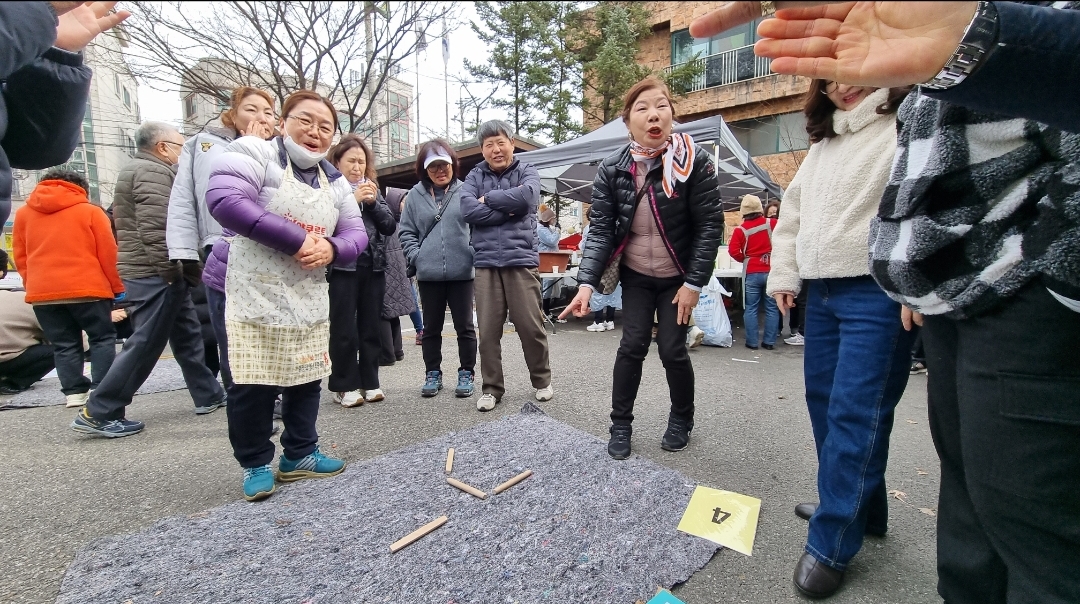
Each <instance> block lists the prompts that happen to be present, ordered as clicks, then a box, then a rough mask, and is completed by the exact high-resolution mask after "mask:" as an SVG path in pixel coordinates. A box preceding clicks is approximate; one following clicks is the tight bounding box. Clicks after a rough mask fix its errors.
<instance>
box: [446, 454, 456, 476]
mask: <svg viewBox="0 0 1080 604" xmlns="http://www.w3.org/2000/svg"><path fill="white" fill-rule="evenodd" d="M453 471H454V449H453V448H451V449H450V450H449V451H447V452H446V473H447V474H449V473H450V472H453Z"/></svg>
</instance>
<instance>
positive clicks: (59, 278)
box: [12, 180, 124, 304]
mask: <svg viewBox="0 0 1080 604" xmlns="http://www.w3.org/2000/svg"><path fill="white" fill-rule="evenodd" d="M12 244H13V245H12V247H13V248H14V252H15V268H16V269H18V271H19V274H20V275H22V279H23V285H24V286H25V288H26V301H27V302H28V303H30V304H33V303H35V302H38V303H40V302H56V301H60V300H83V299H86V298H102V299H106V300H111V299H113V298H114V297H115V296H116V294H119V293H121V292H123V291H124V284H123V282H121V281H120V275H119V274H118V273H117V271H116V239H115V238H114V237H113V233H112V226H111V225H110V224H109V217H108V216H107V215H106V214H105V212H104V211H103V210H102V209H101V208H98V207H95V206H93V205H90V200H88V199H87V197H86V191H83V189H82V187H79V186H78V185H74V184H72V183H69V182H67V181H63V180H44V181H41V182H40V183H38V185H37V187H35V188H34V190H33V192H32V193H30V197H29V198H27V200H26V205H24V206H23V207H21V208H19V211H18V212H16V213H15V229H14V233H13V242H12Z"/></svg>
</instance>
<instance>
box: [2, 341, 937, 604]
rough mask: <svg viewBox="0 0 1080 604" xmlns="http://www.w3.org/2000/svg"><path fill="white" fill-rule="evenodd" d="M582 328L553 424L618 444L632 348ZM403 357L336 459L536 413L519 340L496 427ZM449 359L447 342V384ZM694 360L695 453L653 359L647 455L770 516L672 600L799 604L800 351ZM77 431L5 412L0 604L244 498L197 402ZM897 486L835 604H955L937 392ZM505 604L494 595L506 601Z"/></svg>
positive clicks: (60, 413) (563, 372)
mask: <svg viewBox="0 0 1080 604" xmlns="http://www.w3.org/2000/svg"><path fill="white" fill-rule="evenodd" d="M407 323H408V322H407V321H406V324H407ZM448 325H449V321H448ZM585 325H586V322H585V321H580V322H578V321H574V320H571V321H570V323H567V324H565V325H560V329H559V333H558V334H557V335H554V336H551V338H550V342H551V359H552V369H553V372H554V375H555V380H554V386H555V392H556V396H555V399H554V400H553V401H551V402H549V403H546V404H543V405H542V407H543V408H544V410H545V411H546V412H547V413H548V414H549V415H551V416H553V417H555V418H557V419H559V420H561V421H563V422H566V423H568V424H570V425H572V426H575V427H577V428H579V429H581V430H584V431H586V432H590V433H592V434H595V435H597V436H602V437H605V438H606V434H607V426H608V424H607V413H608V411H609V404H610V381H611V366H612V362H613V360H614V355H615V349H616V347H617V345H618V338H619V335H620V334H621V331H620V330H618V329H617V330H616V331H614V332H606V333H600V334H595V333H589V332H586V331H585ZM406 339H407V348H406V355H407V357H406V359H405V361H403V362H400V363H398V364H397V365H395V366H393V367H389V368H384V369H383V371H382V380H383V387H384V390H385V391H386V394H387V400H386V402H382V403H377V404H371V405H365V406H363V407H360V408H356V409H344V408H341V407H339V406H335V405H333V404H331V403H330V396H329V394H325V393H324V398H323V403H324V406H323V410H322V413H321V415H320V418H319V427H320V432H321V435H322V436H321V439H322V443H323V444H324V446H332V447H333V449H332V450H333V452H334V453H336V454H338V455H340V456H344V457H345V458H346V459H349V460H361V459H366V458H370V457H374V456H377V455H381V454H383V453H387V452H389V451H393V450H395V449H398V448H400V447H403V446H405V445H408V444H411V443H416V442H420V441H423V440H426V439H429V438H432V437H434V436H437V435H440V434H444V433H446V432H448V431H451V430H460V429H463V428H467V427H469V426H473V425H476V424H478V423H481V422H488V421H492V420H494V419H496V418H498V417H501V416H503V415H506V414H511V413H516V412H517V411H518V409H520V407H521V405H522V404H523V403H525V402H526V401H527V400H530V399H531V398H532V390H531V389H530V388H529V384H528V380H527V374H526V371H525V366H524V362H523V360H522V357H521V349H520V346H519V344H518V342H517V337H516V336H515V335H513V334H512V333H510V334H508V335H507V336H506V337H505V338H504V342H503V354H504V357H505V358H504V363H505V367H506V375H507V395H506V397H505V398H504V399H503V402H502V404H501V405H499V407H498V408H497V409H496V410H495V411H493V412H491V413H488V414H481V413H478V412H477V411H476V409H475V406H474V400H475V397H474V399H471V400H460V399H454V398H453V397H452V395H451V393H445V392H444V394H442V395H440V396H439V397H438V398H435V399H422V398H421V397H420V396H419V386H420V383H421V382H422V376H423V362H422V360H421V357H420V348H419V347H417V346H414V345H412V343H411V338H409V337H408V336H407V337H406ZM452 349H453V345H452V342H451V341H446V340H444V351H445V353H446V354H447V359H448V367H449V363H452V362H453V360H454V359H453V358H452V356H451V355H452V354H453V353H452V352H451V350H452ZM692 358H693V362H694V367H695V371H696V375H697V396H698V399H697V405H698V407H697V408H698V411H697V417H696V420H695V421H696V427H695V429H694V437H693V440H692V441H691V444H690V447H689V448H688V449H686V450H685V451H682V452H680V453H668V452H665V451H662V450H661V449H660V447H659V441H660V436H661V435H662V433H663V430H664V426H665V421H666V417H667V408H668V404H667V388H666V386H665V381H664V378H663V375H664V374H663V368H662V366H661V365H660V361H659V359H658V358H657V356H656V350H655V347H654V348H653V349H652V351H651V353H650V356H649V359H648V360H647V361H646V364H645V371H644V377H643V380H642V386H641V391H640V397H639V402H638V408H637V409H636V410H635V413H636V415H637V420H636V422H635V425H634V428H635V434H634V451H635V453H636V454H638V455H644V456H646V457H648V458H650V459H652V460H655V461H657V462H658V463H661V464H664V465H666V466H668V467H671V468H674V469H676V470H678V471H680V472H682V473H684V474H685V475H687V476H689V477H690V478H691V479H692V480H694V481H696V482H697V483H698V484H702V485H706V486H710V487H714V488H719V489H725V490H731V491H737V492H740V493H745V494H747V495H752V496H754V497H758V498H760V499H761V500H762V510H761V518H760V523H759V526H758V532H757V541H756V543H755V545H754V555H753V556H752V557H747V556H743V555H742V554H739V553H736V552H733V551H730V550H723V551H721V552H720V553H719V554H717V555H716V557H714V558H713V560H712V561H711V562H710V563H709V564H708V565H707V566H705V568H703V569H702V570H701V571H699V572H698V573H697V574H695V575H694V576H693V577H692V578H691V579H690V580H689V581H688V582H687V583H685V584H684V585H681V586H679V587H677V588H676V589H675V593H676V595H678V596H679V597H680V598H682V599H683V600H684V601H686V602H687V603H688V604H705V603H721V602H723V603H743V602H752V603H755V604H756V603H761V604H766V603H767V604H772V603H775V602H798V601H800V600H801V598H800V597H799V596H798V595H796V592H795V588H794V587H793V586H792V583H791V576H792V571H793V569H794V564H795V562H796V560H797V559H798V557H799V554H800V553H801V551H802V547H803V545H804V543H805V538H806V523H805V522H803V521H801V520H799V519H798V518H796V517H795V515H794V514H793V513H792V507H793V506H794V505H795V504H796V503H799V502H801V501H809V500H813V499H814V498H815V493H816V489H815V478H814V477H815V471H816V467H815V466H816V463H815V458H814V446H813V438H812V436H811V432H810V424H809V420H808V418H807V414H806V410H805V406H804V404H803V398H802V393H803V388H802V371H801V368H802V349H801V348H799V347H792V346H787V345H784V344H782V343H781V344H780V345H779V347H778V349H777V350H776V351H771V352H770V351H764V350H762V351H759V352H753V351H750V350H747V349H746V348H744V347H743V343H742V337H741V330H739V329H736V341H735V347H734V348H707V347H702V348H698V349H695V350H694V351H692ZM733 358H738V359H743V360H754V361H757V362H756V363H743V362H738V361H733V360H732V359H733ZM450 368H451V369H452V367H450ZM74 414H75V412H74V411H72V410H68V409H64V408H63V407H48V408H39V409H25V410H13V411H4V412H0V432H2V433H3V434H6V435H7V436H6V437H5V438H3V439H2V441H0V457H2V458H3V459H5V460H6V464H7V469H6V470H5V471H3V472H0V569H3V571H2V572H0V602H17V603H20V604H23V603H31V602H35V603H36V602H52V601H53V600H54V598H55V597H56V594H57V592H58V590H59V586H60V582H61V580H62V578H63V574H64V571H65V569H66V568H67V565H68V564H69V563H70V562H71V560H72V557H73V556H74V554H75V551H76V550H77V549H78V548H80V547H82V546H83V545H85V544H86V543H88V542H90V541H92V540H94V539H96V538H98V537H101V536H105V535H115V534H123V533H129V532H135V531H139V530H142V529H143V528H145V527H147V526H149V525H150V524H152V523H153V522H154V521H155V520H157V519H159V518H163V517H167V516H173V515H177V514H192V513H195V512H198V511H200V510H204V509H207V508H211V507H215V506H218V505H221V504H223V503H226V502H230V501H235V500H237V499H239V498H240V496H241V490H240V480H241V473H240V469H239V467H238V466H237V465H236V463H235V461H233V458H232V454H231V450H230V448H229V441H228V438H227V435H226V419H225V413H224V412H217V413H214V414H211V415H208V416H201V417H196V416H195V415H194V414H193V413H192V403H191V399H190V397H189V396H188V394H187V393H186V392H184V391H180V392H166V393H161V394H154V395H148V396H141V397H138V398H137V399H136V401H135V402H134V403H133V404H132V406H131V408H130V410H129V413H128V415H129V416H130V417H133V418H137V419H140V420H144V421H145V422H146V424H147V429H146V431H145V432H144V433H142V434H140V435H137V436H134V437H130V438H124V439H119V440H116V441H109V440H104V439H96V438H91V437H85V436H81V435H78V434H76V433H75V432H73V431H71V430H70V429H69V428H68V425H69V423H70V422H71V419H72V417H73V416H74ZM887 479H888V487H889V489H890V490H895V491H897V493H896V494H895V497H896V498H894V499H891V500H890V504H891V514H890V524H889V532H888V535H887V536H886V537H884V538H872V537H871V538H868V539H867V540H866V542H865V544H864V545H863V549H862V551H861V552H860V553H859V555H858V556H857V557H856V558H855V559H854V561H853V562H852V565H851V568H850V571H849V572H848V575H847V577H846V580H845V584H844V586H843V588H842V589H841V590H840V592H839V593H838V594H837V595H836V596H834V597H833V598H832V599H831V600H830V602H834V603H837V604H841V603H844V604H846V603H853V602H860V603H862V602H867V603H869V602H874V603H877V602H888V603H903V604H919V603H930V602H933V603H937V602H940V598H939V597H938V596H937V594H936V591H935V583H936V578H935V570H934V558H935V553H934V552H935V546H934V539H935V529H934V523H935V518H933V517H932V516H931V515H930V514H933V513H934V509H935V508H936V506H937V491H938V484H939V472H938V466H937V457H936V455H935V453H934V449H933V445H932V443H931V440H930V432H929V428H928V426H927V418H926V379H925V376H914V377H912V379H911V381H910V383H909V385H908V389H907V393H906V394H905V396H904V398H903V400H902V401H901V402H900V405H899V407H898V409H897V414H896V425H895V429H894V430H893V436H892V447H891V458H890V461H889V469H888V473H887ZM920 508H923V509H924V510H925V511H920ZM327 563H328V564H330V565H332V564H333V561H332V560H328V561H327ZM497 600H498V598H497V595H496V594H493V598H492V600H491V601H492V602H495V601H497ZM117 604H120V603H117Z"/></svg>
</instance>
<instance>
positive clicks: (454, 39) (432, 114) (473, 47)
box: [139, 2, 506, 143]
mask: <svg viewBox="0 0 1080 604" xmlns="http://www.w3.org/2000/svg"><path fill="white" fill-rule="evenodd" d="M200 4H203V5H205V4H206V3H201V2H200V3H194V2H193V3H190V4H189V6H190V7H191V9H193V10H198V7H197V5H200ZM460 6H461V15H462V17H461V22H460V23H459V26H458V27H457V29H456V30H455V31H453V32H452V33H451V34H450V61H449V69H448V70H447V71H448V72H449V74H450V84H449V97H450V113H451V115H450V118H451V120H453V119H454V117H456V113H457V100H458V98H459V95H461V96H464V97H465V98H468V95H467V94H465V93H464V92H462V91H461V89H460V86H459V85H458V84H456V83H454V79H455V76H456V77H457V78H458V79H462V80H466V81H467V80H468V79H469V77H468V75H467V74H466V72H465V67H464V63H463V61H462V59H463V58H464V57H465V56H466V55H468V57H469V58H470V59H471V60H472V61H473V62H482V61H483V60H484V57H485V56H486V54H487V46H486V45H485V44H484V43H483V42H482V41H481V40H480V39H479V38H477V37H476V34H474V33H473V31H472V28H470V27H469V24H468V21H469V20H470V19H474V20H475V19H476V12H475V11H474V10H473V4H472V3H471V2H462V3H460ZM201 8H202V10H206V9H205V6H204V7H201ZM428 44H429V46H428V48H427V50H426V51H424V52H422V53H420V55H419V57H418V58H419V70H417V62H416V59H415V58H412V57H410V58H407V59H405V60H404V61H403V62H402V64H401V68H402V72H401V74H400V75H399V76H398V77H399V78H400V79H402V80H404V81H405V82H407V83H408V84H411V85H412V86H414V87H416V85H417V73H419V84H420V86H419V88H418V90H420V126H421V133H420V140H421V141H424V140H427V139H429V138H431V137H433V136H436V135H437V136H443V133H444V131H445V128H446V111H445V109H444V108H445V107H446V103H445V98H446V92H445V90H446V89H445V87H444V86H443V73H444V70H443V59H442V46H441V44H440V42H439V39H437V38H436V39H429V40H428ZM139 84H140V85H139V106H140V107H141V109H142V118H143V119H144V120H160V121H166V122H169V123H173V124H179V123H180V122H181V120H182V119H183V111H182V109H181V103H180V96H179V92H178V86H177V83H175V82H173V83H171V84H163V83H161V82H153V83H152V84H150V85H147V84H146V83H143V82H140V83H139ZM151 86H153V88H152V87H151ZM154 88H169V89H168V90H165V91H161V90H155V89H154ZM472 90H473V94H474V95H477V96H481V97H485V96H487V94H488V92H489V91H490V90H491V87H490V86H486V85H479V86H474V87H473V88H472ZM502 113H503V112H501V111H493V110H491V109H486V110H485V111H483V112H482V113H481V119H493V118H503V119H505V118H506V116H505V115H503V114H502ZM474 117H475V112H474ZM413 119H415V114H414V116H413ZM466 119H468V117H466ZM415 128H416V125H415V123H414V124H413V134H412V137H415V136H416V134H415ZM450 128H451V131H452V137H453V139H454V140H457V139H459V138H460V126H459V125H458V123H457V122H455V121H451V122H450ZM413 142H414V143H416V142H418V141H415V140H414V141H413Z"/></svg>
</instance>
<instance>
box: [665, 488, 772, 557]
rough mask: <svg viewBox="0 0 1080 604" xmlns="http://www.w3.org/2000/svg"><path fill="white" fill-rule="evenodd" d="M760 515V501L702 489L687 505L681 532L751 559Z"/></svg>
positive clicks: (680, 528) (697, 490) (695, 490)
mask: <svg viewBox="0 0 1080 604" xmlns="http://www.w3.org/2000/svg"><path fill="white" fill-rule="evenodd" d="M760 512H761V500H760V499H755V498H753V497H748V496H746V495H741V494H739V493H733V492H731V491H718V490H716V489H710V488H709V487H702V486H699V487H697V488H696V489H694V494H693V495H692V496H691V497H690V503H688V504H687V505H686V511H685V512H683V517H682V520H681V521H679V530H680V531H682V532H684V533H689V534H691V535H694V536H695V537H701V538H703V539H708V540H709V541H713V542H716V543H719V544H720V545H723V546H724V547H728V548H731V549H733V550H735V551H737V552H739V553H741V554H746V555H747V556H750V555H752V552H753V551H754V537H755V536H756V535H757V523H758V514H759V513H760Z"/></svg>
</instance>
